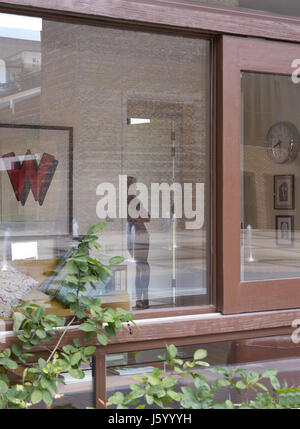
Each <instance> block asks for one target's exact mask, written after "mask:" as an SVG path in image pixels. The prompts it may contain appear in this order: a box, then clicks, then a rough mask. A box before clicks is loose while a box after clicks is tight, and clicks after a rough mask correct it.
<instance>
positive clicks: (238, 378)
mask: <svg viewBox="0 0 300 429" xmlns="http://www.w3.org/2000/svg"><path fill="white" fill-rule="evenodd" d="M167 354H168V357H164V356H159V358H160V359H161V360H162V361H163V363H164V369H160V368H155V369H154V370H153V372H152V373H147V374H144V375H143V376H142V377H137V376H136V377H134V378H135V379H136V380H137V383H135V384H131V385H130V390H131V392H130V393H129V394H127V395H124V394H123V393H122V392H116V393H114V394H113V395H112V396H111V397H110V398H109V399H108V401H109V405H114V406H116V407H117V408H118V409H126V408H136V409H142V408H145V407H146V406H148V407H150V408H151V407H152V406H153V405H155V406H156V407H159V408H163V409H170V408H181V409H246V408H248V409H273V408H274V409H276V408H297V407H299V406H300V389H291V388H288V387H287V386H284V387H281V386H280V383H279V380H278V378H277V371H276V370H272V369H268V370H265V371H263V373H262V374H259V373H258V372H257V371H256V370H250V371H247V370H245V369H241V368H236V369H228V368H222V367H212V368H211V369H210V368H209V370H210V371H211V372H213V373H214V374H215V375H216V378H215V379H214V380H213V381H209V380H208V378H207V376H206V375H205V374H204V373H203V371H200V368H203V367H207V368H208V367H209V364H208V363H207V362H206V361H204V360H203V359H205V358H206V357H207V352H206V350H204V349H199V350H197V351H196V352H195V353H194V356H193V360H191V361H187V360H186V361H184V360H182V359H179V358H178V357H177V354H178V350H177V348H176V347H175V346H174V345H169V346H167ZM184 379H189V380H190V381H191V383H189V384H190V386H185V385H182V384H183V383H182V381H183V380H184ZM266 385H269V386H270V387H267V386H266ZM221 389H227V393H228V399H226V400H225V401H223V402H220V401H218V400H216V394H217V392H219V391H220V390H221ZM246 391H252V392H255V399H253V400H249V401H246V402H245V401H241V403H239V404H236V403H233V402H232V400H231V399H230V397H231V394H232V393H233V392H236V393H237V395H238V396H239V395H241V393H242V392H246Z"/></svg>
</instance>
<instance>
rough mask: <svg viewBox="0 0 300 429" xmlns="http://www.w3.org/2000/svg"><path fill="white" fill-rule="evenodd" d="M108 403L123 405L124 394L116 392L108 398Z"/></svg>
mask: <svg viewBox="0 0 300 429" xmlns="http://www.w3.org/2000/svg"><path fill="white" fill-rule="evenodd" d="M108 401H109V402H111V403H112V404H122V403H123V401H124V395H123V393H122V392H116V393H114V394H113V395H112V396H110V397H109V398H108Z"/></svg>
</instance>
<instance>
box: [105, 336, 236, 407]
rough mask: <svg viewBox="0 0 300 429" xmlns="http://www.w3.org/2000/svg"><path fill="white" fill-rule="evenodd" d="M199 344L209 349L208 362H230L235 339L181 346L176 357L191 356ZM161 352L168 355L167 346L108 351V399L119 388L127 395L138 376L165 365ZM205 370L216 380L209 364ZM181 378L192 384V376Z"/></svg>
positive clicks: (222, 364) (221, 363)
mask: <svg viewBox="0 0 300 429" xmlns="http://www.w3.org/2000/svg"><path fill="white" fill-rule="evenodd" d="M200 348H201V349H203V348H204V349H206V350H207V352H208V357H207V358H206V359H205V360H206V361H207V362H209V363H210V365H211V366H225V365H227V363H228V362H229V358H230V353H231V348H232V343H231V341H227V342H219V343H209V344H200V345H199V344H197V345H191V346H182V347H178V354H177V357H178V358H180V359H183V360H192V359H193V355H194V352H195V351H196V350H198V349H200ZM158 356H165V357H168V355H167V352H166V349H153V350H142V351H138V352H126V353H118V354H109V355H106V398H107V400H108V398H109V397H110V396H112V395H113V394H114V393H116V392H122V393H123V394H124V395H127V394H128V393H129V392H130V391H131V390H130V385H132V384H135V383H138V381H137V380H136V378H135V376H139V377H141V376H142V375H143V374H146V373H151V372H152V371H153V370H154V369H155V368H159V369H164V363H163V362H162V361H161V359H159V358H158ZM203 372H204V374H205V376H206V377H207V379H208V380H211V381H213V380H214V378H215V377H216V376H215V375H214V374H213V373H212V372H211V371H210V370H207V369H206V368H205V369H204V371H203ZM169 374H170V375H172V376H175V377H178V374H176V373H175V372H170V373H169ZM179 380H180V381H179V383H180V386H187V385H191V384H190V382H191V380H190V379H189V377H187V378H183V377H180V378H179ZM145 405H146V408H150V409H152V408H154V407H155V406H153V405H147V404H145ZM172 406H173V405H172ZM110 408H115V406H111V407H110ZM130 408H132V407H130Z"/></svg>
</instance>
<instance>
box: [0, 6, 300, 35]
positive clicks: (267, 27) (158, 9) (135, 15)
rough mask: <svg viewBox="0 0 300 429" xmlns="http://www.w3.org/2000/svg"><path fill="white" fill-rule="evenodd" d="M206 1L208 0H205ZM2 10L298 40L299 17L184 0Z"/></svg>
mask: <svg viewBox="0 0 300 429" xmlns="http://www.w3.org/2000/svg"><path fill="white" fill-rule="evenodd" d="M208 2H209V0H208ZM0 8H1V10H3V11H8V12H9V11H11V12H14V13H22V12H23V13H30V14H40V13H42V14H44V16H46V17H47V16H49V17H54V18H55V17H60V16H71V17H72V16H73V17H74V16H77V17H78V18H80V17H82V18H84V17H87V18H88V19H90V20H93V19H94V20H95V19H98V20H100V19H102V20H106V21H111V22H113V21H123V22H131V23H140V24H146V25H150V26H168V27H177V28H180V27H181V28H184V29H190V30H194V31H195V30H196V31H200V30H202V31H206V32H214V33H226V34H237V35H243V36H252V37H264V38H270V39H278V40H288V41H300V25H299V23H300V18H298V17H289V16H281V15H278V14H273V13H268V12H262V11H255V10H248V9H240V8H234V7H226V6H218V5H206V4H201V3H200V4H199V3H195V2H191V1H185V0H181V1H179V0H177V1H175V0H138V1H137V0H98V1H95V0H51V2H45V0H6V1H5V2H0Z"/></svg>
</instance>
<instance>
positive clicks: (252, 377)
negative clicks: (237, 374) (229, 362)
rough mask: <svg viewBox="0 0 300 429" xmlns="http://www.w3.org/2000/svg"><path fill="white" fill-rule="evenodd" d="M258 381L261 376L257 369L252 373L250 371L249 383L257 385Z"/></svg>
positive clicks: (247, 377) (248, 375) (247, 378)
mask: <svg viewBox="0 0 300 429" xmlns="http://www.w3.org/2000/svg"><path fill="white" fill-rule="evenodd" d="M258 379H259V375H258V372H257V371H256V370H255V369H253V370H252V371H249V372H248V374H247V376H246V380H247V383H256V382H257V381H258Z"/></svg>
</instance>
